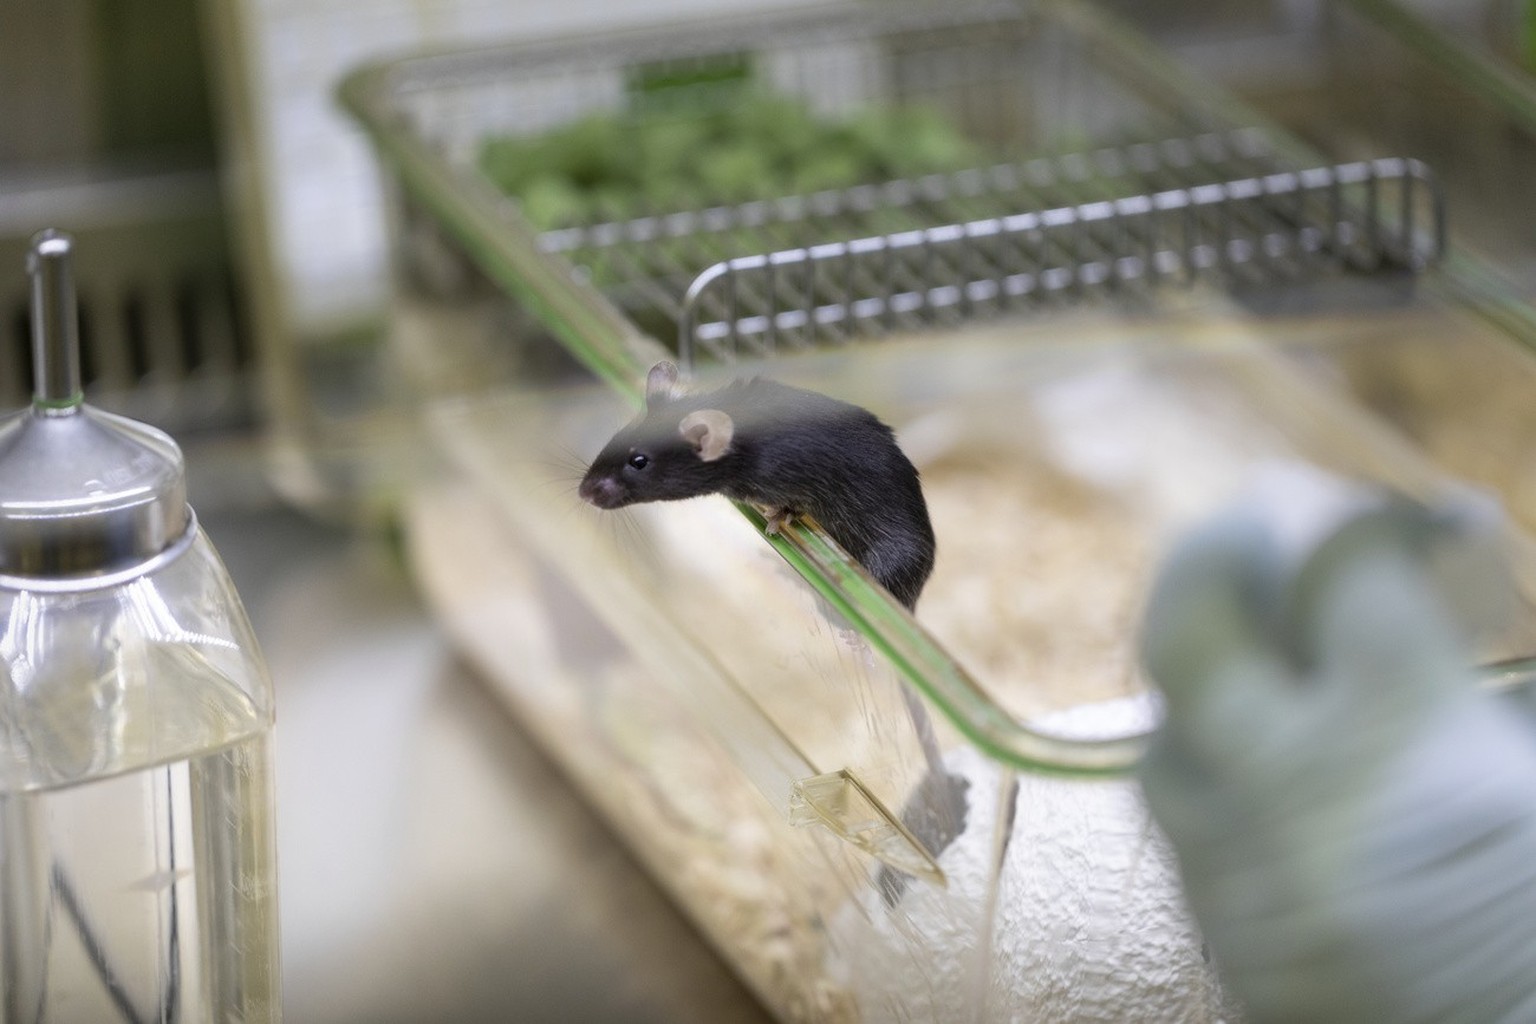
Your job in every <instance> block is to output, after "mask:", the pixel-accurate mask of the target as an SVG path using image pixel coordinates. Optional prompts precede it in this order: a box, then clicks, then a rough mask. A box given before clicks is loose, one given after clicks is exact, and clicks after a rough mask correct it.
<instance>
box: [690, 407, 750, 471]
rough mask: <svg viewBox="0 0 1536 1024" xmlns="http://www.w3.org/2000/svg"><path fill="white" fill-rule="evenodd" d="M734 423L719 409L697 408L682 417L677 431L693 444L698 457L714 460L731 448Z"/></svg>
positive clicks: (734, 428) (734, 429)
mask: <svg viewBox="0 0 1536 1024" xmlns="http://www.w3.org/2000/svg"><path fill="white" fill-rule="evenodd" d="M735 431H736V424H735V423H733V422H732V421H731V418H730V416H728V415H726V414H725V413H723V412H721V411H720V410H719V409H697V410H695V411H693V412H691V413H689V414H688V415H687V416H684V417H683V420H682V422H681V423H679V424H678V425H677V432H678V433H679V434H682V435H683V437H684V438H686V439H687V441H688V443H689V444H691V445H693V447H694V450H695V451H697V452H698V453H699V458H700V459H702V460H703V461H705V462H714V461H715V460H716V459H718V458H720V457H721V456H722V455H724V454H725V453H726V452H728V451H730V450H731V435H732V434H734V433H735Z"/></svg>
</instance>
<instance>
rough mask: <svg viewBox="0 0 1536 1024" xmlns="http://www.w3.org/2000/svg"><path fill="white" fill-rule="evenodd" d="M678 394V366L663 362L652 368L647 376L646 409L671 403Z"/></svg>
mask: <svg viewBox="0 0 1536 1024" xmlns="http://www.w3.org/2000/svg"><path fill="white" fill-rule="evenodd" d="M677 394H678V386H677V364H676V363H669V362H666V361H665V360H663V361H662V362H659V363H657V364H656V365H655V366H653V367H651V372H650V373H648V374H646V375H645V404H646V407H647V408H651V407H654V406H657V405H660V404H661V403H663V402H670V401H671V400H672V399H674V398H676V397H677Z"/></svg>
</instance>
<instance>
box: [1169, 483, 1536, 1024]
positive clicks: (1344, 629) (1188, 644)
mask: <svg viewBox="0 0 1536 1024" xmlns="http://www.w3.org/2000/svg"><path fill="white" fill-rule="evenodd" d="M1445 532H1446V531H1445V530H1444V529H1442V528H1441V527H1440V526H1439V525H1437V522H1436V517H1435V515H1434V514H1432V513H1431V512H1430V511H1428V510H1425V509H1423V508H1422V507H1410V506H1408V505H1407V504H1406V503H1398V504H1392V503H1385V502H1380V501H1375V500H1372V499H1369V498H1364V497H1362V496H1361V494H1360V493H1359V492H1357V491H1353V490H1350V489H1349V488H1347V487H1344V486H1343V485H1341V484H1339V483H1337V482H1336V481H1331V480H1319V479H1317V478H1315V477H1312V476H1308V475H1307V474H1305V473H1292V474H1291V475H1290V476H1288V477H1285V476H1282V479H1281V482H1280V483H1279V484H1274V483H1273V482H1272V483H1271V486H1270V487H1269V488H1268V493H1267V494H1261V495H1260V496H1259V497H1258V498H1257V499H1256V500H1254V501H1251V502H1248V503H1246V504H1243V505H1240V506H1239V507H1237V508H1235V509H1233V510H1231V511H1229V512H1228V513H1227V514H1225V515H1224V516H1222V517H1221V518H1219V519H1217V520H1216V521H1214V522H1212V523H1210V524H1209V525H1207V526H1205V527H1204V528H1202V529H1199V530H1197V531H1196V532H1195V533H1193V534H1192V535H1191V536H1189V537H1188V538H1187V539H1186V540H1185V541H1184V542H1183V543H1182V544H1181V545H1180V546H1179V547H1178V548H1177V549H1176V550H1175V551H1174V553H1173V554H1172V556H1171V557H1170V559H1169V561H1168V562H1167V564H1166V565H1165V567H1164V568H1163V570H1162V572H1161V574H1160V577H1159V579H1158V581H1157V583H1156V585H1155V587H1154V589H1153V594H1152V598H1151V602H1150V604H1149V607H1148V610H1147V615H1146V621H1145V627H1144V634H1143V648H1142V651H1143V658H1144V662H1145V665H1146V667H1147V669H1148V671H1149V672H1150V674H1151V676H1152V678H1153V679H1154V680H1155V681H1156V682H1157V683H1158V685H1159V686H1160V687H1161V688H1162V689H1163V691H1164V694H1165V697H1166V701H1167V719H1166V722H1165V725H1164V727H1163V728H1162V730H1161V731H1160V734H1159V735H1158V737H1157V738H1156V740H1155V742H1154V745H1153V749H1152V750H1151V751H1150V753H1149V755H1148V757H1147V758H1146V760H1145V762H1144V766H1143V770H1142V782H1143V786H1144V789H1145V792H1146V795H1147V799H1148V803H1149V805H1150V807H1151V810H1152V812H1153V814H1154V816H1155V817H1156V819H1157V820H1158V822H1159V824H1160V825H1161V826H1162V828H1163V829H1164V830H1165V831H1166V833H1167V835H1168V837H1169V839H1170V840H1171V841H1172V843H1173V846H1174V848H1175V850H1176V852H1177V854H1178V858H1179V864H1180V871H1181V874H1182V877H1183V882H1184V886H1185V892H1186V895H1187V898H1188V900H1189V904H1190V907H1191V910H1192V911H1193V912H1194V914H1195V917H1196V919H1197V920H1198V921H1199V923H1200V926H1201V928H1202V930H1203V932H1204V934H1205V938H1206V940H1207V943H1208V945H1209V947H1210V949H1211V951H1212V953H1213V955H1214V957H1215V959H1216V964H1217V967H1218V969H1219V971H1220V973H1221V975H1222V977H1223V979H1224V980H1225V982H1226V984H1227V985H1228V987H1229V988H1230V989H1231V991H1232V992H1233V993H1234V994H1236V995H1237V996H1238V997H1239V999H1241V1000H1242V1001H1243V1002H1244V1003H1245V1005H1246V1007H1247V1010H1248V1015H1249V1017H1250V1018H1251V1020H1252V1021H1254V1022H1270V1021H1276V1022H1281V1021H1283V1022H1287V1024H1300V1022H1307V1024H1329V1022H1340V1024H1343V1022H1350V1024H1357V1022H1367V1021H1368V1022H1374V1024H1408V1022H1414V1024H1417V1022H1429V1021H1435V1022H1465V1024H1492V1022H1495V1021H1497V1022H1511V1024H1512V1022H1516V1021H1523V1022H1530V1021H1536V729H1533V726H1532V722H1531V718H1530V717H1529V716H1528V715H1526V714H1522V713H1519V712H1517V711H1516V710H1515V709H1514V708H1513V707H1512V706H1507V705H1506V704H1505V703H1504V702H1503V701H1502V700H1501V698H1499V697H1496V696H1494V695H1491V694H1488V693H1486V692H1482V691H1479V690H1478V689H1476V688H1475V687H1474V685H1473V678H1472V673H1471V671H1470V657H1471V656H1470V654H1469V650H1468V643H1467V639H1466V637H1465V634H1464V630H1463V624H1462V623H1461V622H1460V621H1459V618H1460V615H1459V613H1460V612H1462V611H1465V610H1466V608H1468V607H1469V606H1473V605H1475V604H1476V603H1477V601H1478V600H1479V599H1481V597H1482V596H1483V595H1484V594H1486V593H1487V592H1490V591H1491V590H1496V589H1497V588H1499V587H1500V586H1502V585H1503V581H1501V580H1500V579H1499V575H1500V574H1499V573H1498V572H1497V571H1493V570H1491V569H1490V568H1489V567H1490V566H1491V565H1496V562H1494V560H1492V559H1489V558H1487V557H1486V553H1487V551H1488V550H1489V549H1488V546H1487V545H1486V544H1482V545H1479V544H1472V545H1470V546H1469V547H1467V548H1466V549H1465V550H1462V551H1460V552H1458V551H1456V550H1455V547H1454V545H1453V546H1452V548H1451V549H1450V550H1449V551H1447V550H1445V549H1444V546H1443V545H1439V546H1438V547H1437V544H1436V541H1435V538H1436V536H1437V535H1444V534H1445ZM1468 551H1471V552H1473V553H1472V554H1468ZM1477 552H1481V553H1482V556H1479V555H1478V554H1477ZM1469 569H1470V570H1471V571H1468V570H1469ZM1447 570H1448V572H1447ZM1448 581H1450V582H1448Z"/></svg>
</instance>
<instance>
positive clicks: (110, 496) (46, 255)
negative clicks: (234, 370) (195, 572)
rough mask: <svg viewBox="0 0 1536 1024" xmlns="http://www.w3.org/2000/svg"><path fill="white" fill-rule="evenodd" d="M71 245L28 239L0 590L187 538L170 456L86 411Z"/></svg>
mask: <svg viewBox="0 0 1536 1024" xmlns="http://www.w3.org/2000/svg"><path fill="white" fill-rule="evenodd" d="M73 250H74V241H73V239H72V238H70V236H69V235H66V234H63V233H61V232H58V231H53V230H48V231H43V232H40V233H39V234H37V235H36V236H34V237H33V239H32V247H31V251H30V253H29V255H28V260H27V269H28V271H29V272H30V274H31V276H32V357H33V383H34V388H33V398H32V405H31V407H30V408H28V409H25V410H23V411H21V412H19V413H16V414H14V415H11V416H7V417H5V418H4V419H0V584H3V585H6V586H12V587H17V588H34V589H61V588H63V589H74V588H76V587H94V586H101V585H106V584H107V583H109V582H111V579H109V578H116V577H119V576H123V575H127V576H132V575H137V574H138V572H140V571H148V570H149V569H151V568H153V566H154V564H156V563H158V562H159V561H160V560H162V559H163V558H165V557H169V556H170V555H171V554H172V553H173V549H176V550H179V547H180V542H182V541H186V540H190V539H191V534H192V532H193V529H192V528H193V518H192V511H191V509H190V508H188V507H187V494H186V470H185V463H184V461H183V459H182V455H181V449H180V448H178V447H177V446H176V442H174V441H172V440H171V439H170V437H168V436H166V435H165V434H164V433H162V432H160V431H158V430H156V429H154V428H153V427H150V426H147V425H145V424H143V423H139V422H137V421H134V420H130V419H126V418H124V417H122V416H115V415H112V414H111V413H107V412H103V411H101V410H99V409H95V408H92V407H91V406H90V405H88V404H86V403H85V401H84V397H83V395H82V393H81V383H80V343H79V313H78V310H77V308H76V304H75V283H74V271H73V266H72V262H73Z"/></svg>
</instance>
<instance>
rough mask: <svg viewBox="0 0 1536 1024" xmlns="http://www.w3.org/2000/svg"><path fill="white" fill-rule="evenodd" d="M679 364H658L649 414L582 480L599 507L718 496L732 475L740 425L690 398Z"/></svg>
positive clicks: (650, 382) (648, 385) (649, 386)
mask: <svg viewBox="0 0 1536 1024" xmlns="http://www.w3.org/2000/svg"><path fill="white" fill-rule="evenodd" d="M677 376H678V375H677V366H676V365H674V364H672V363H666V362H663V363H657V364H656V365H655V366H653V367H651V372H650V373H649V374H648V375H647V376H646V379H645V412H644V413H643V414H641V416H640V418H639V419H637V420H635V421H634V422H633V423H631V424H630V425H629V426H627V427H625V428H624V429H623V430H620V431H619V432H618V433H617V434H615V435H614V437H613V439H612V440H611V441H609V442H608V444H607V445H605V446H604V447H603V450H602V451H601V452H600V453H598V456H597V458H596V459H594V460H593V461H592V465H591V467H590V468H589V469H588V470H587V474H586V476H585V477H583V478H582V481H581V488H580V491H579V493H580V494H581V497H582V498H583V499H584V500H586V501H588V502H590V503H592V504H593V505H596V506H597V507H598V508H622V507H624V506H625V505H633V504H636V503H638V502H643V501H672V500H675V499H678V498H694V497H698V496H699V495H701V494H713V493H714V492H716V491H718V490H720V489H721V488H722V487H723V486H725V484H726V483H727V481H728V479H729V473H730V468H729V466H730V460H729V459H728V458H727V456H729V455H730V454H731V439H732V436H733V434H734V432H735V423H734V422H733V421H732V420H731V417H730V416H729V415H727V414H726V413H725V412H723V411H722V410H720V409H714V408H701V407H700V406H699V403H698V402H697V401H694V402H689V401H688V400H687V399H685V398H684V397H683V395H682V394H681V392H680V389H679V387H678V379H677Z"/></svg>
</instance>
